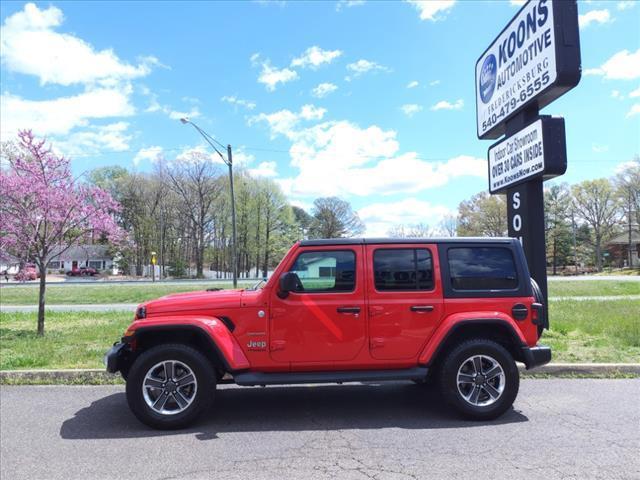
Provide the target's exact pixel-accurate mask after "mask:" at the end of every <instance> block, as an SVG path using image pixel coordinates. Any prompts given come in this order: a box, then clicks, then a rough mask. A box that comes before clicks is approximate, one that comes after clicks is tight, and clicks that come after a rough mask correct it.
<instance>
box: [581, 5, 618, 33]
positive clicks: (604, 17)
mask: <svg viewBox="0 0 640 480" xmlns="http://www.w3.org/2000/svg"><path fill="white" fill-rule="evenodd" d="M610 21H611V14H610V13H609V10H607V9H605V10H591V11H589V12H587V13H585V14H583V15H579V16H578V25H580V28H586V27H588V26H589V25H591V24H592V23H609V22H610Z"/></svg>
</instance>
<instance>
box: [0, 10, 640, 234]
mask: <svg viewBox="0 0 640 480" xmlns="http://www.w3.org/2000/svg"><path fill="white" fill-rule="evenodd" d="M519 3H521V2H517V1H513V2H512V1H500V2H480V1H457V2H454V1H446V0H445V1H440V2H424V3H420V2H380V1H375V2H373V1H368V2H361V1H341V2H335V1H327V2H319V1H318V2H292V1H290V2H260V1H257V2H228V3H225V2H215V3H205V2H175V3H174V2H162V3H153V2H139V3H126V2H55V1H54V2H47V3H44V2H37V3H35V4H26V3H24V2H2V12H1V17H2V35H1V38H2V43H1V47H2V48H1V56H2V63H1V76H2V81H1V84H2V88H1V90H2V105H1V109H0V113H1V118H0V120H1V121H0V125H1V133H2V140H8V139H10V138H12V136H13V135H15V132H16V131H17V130H18V129H20V128H32V129H33V130H34V131H35V132H36V133H38V134H40V135H46V136H47V138H48V139H50V140H51V141H52V142H53V143H54V146H55V147H56V148H57V149H58V150H59V151H61V152H63V153H65V154H67V155H69V156H70V157H71V158H72V161H73V167H74V171H75V172H76V173H77V174H80V173H82V172H84V171H86V170H90V169H92V168H95V167H100V166H105V165H122V166H124V167H127V168H130V169H133V170H137V171H146V170H150V169H152V168H153V163H154V161H155V160H156V159H157V158H158V156H163V157H165V158H167V159H169V160H175V159H177V160H178V161H179V160H180V158H182V157H183V156H184V155H186V154H188V152H189V151H190V150H193V149H195V150H201V151H207V150H206V148H205V145H204V144H203V143H202V142H201V141H200V138H199V137H198V135H197V132H196V131H195V130H193V129H192V128H190V127H189V126H184V125H182V124H181V123H180V122H179V118H180V117H181V116H185V115H187V116H189V117H190V118H191V119H192V120H193V121H194V122H196V123H197V124H198V125H200V126H201V127H202V128H203V129H205V130H206V131H207V132H209V133H210V134H211V135H212V136H214V137H215V138H216V139H218V140H220V141H221V142H222V143H225V144H226V143H231V144H232V145H233V148H234V152H235V161H236V163H237V164H238V166H239V167H240V166H241V167H242V168H245V169H248V170H249V171H250V172H251V173H253V174H254V175H263V176H267V177H270V178H273V179H274V180H276V181H278V182H279V183H280V184H281V185H282V187H283V189H284V191H285V192H286V193H287V195H288V197H289V198H290V200H291V201H292V202H293V203H294V204H297V205H301V206H305V207H309V206H310V205H311V203H312V201H313V199H314V198H316V197H318V196H327V195H337V196H340V197H342V198H345V199H347V200H349V201H350V202H351V203H352V205H353V206H354V208H355V209H356V210H357V211H358V212H359V214H360V216H361V217H362V219H363V220H364V221H365V223H366V225H367V229H368V230H367V234H369V235H381V234H384V233H385V232H386V231H387V230H388V229H389V228H390V227H391V226H392V225H393V224H398V223H405V224H413V223H418V222H423V223H428V224H430V225H434V226H435V225H436V224H437V222H438V221H439V220H440V219H441V218H442V217H443V216H444V215H446V214H447V213H449V212H451V211H454V210H455V208H456V206H457V205H458V203H459V202H460V201H461V200H464V199H466V198H468V197H469V196H471V195H472V194H473V193H476V192H479V191H481V190H486V189H487V178H486V151H487V148H488V147H489V145H490V144H491V143H492V141H481V140H478V139H477V137H476V127H475V104H474V101H475V93H474V67H475V61H476V59H477V58H478V57H479V55H480V54H481V53H482V52H483V51H484V49H485V48H486V47H487V46H488V45H489V44H490V42H491V41H492V40H493V38H494V37H495V36H497V34H498V33H499V32H500V30H501V29H502V28H503V27H504V25H506V23H507V22H508V21H509V20H510V19H511V17H512V16H513V15H514V14H515V13H516V12H517V8H518V4H519ZM637 3H638V2H629V1H591V2H580V3H579V13H580V22H581V28H580V36H581V46H582V66H583V77H582V80H581V82H580V84H579V85H578V86H577V87H576V88H575V89H574V90H573V91H571V92H569V93H568V94H566V95H565V96H564V97H562V98H561V99H559V100H557V101H556V102H555V103H553V104H552V105H550V106H548V107H547V108H545V109H544V110H543V113H545V114H555V115H562V116H564V117H565V121H566V129H567V142H568V143H567V148H568V165H569V166H568V171H567V173H566V175H565V176H563V177H561V180H562V181H567V182H570V183H574V182H578V181H581V180H584V179H590V178H597V177H602V176H610V175H612V174H613V173H614V172H615V171H616V169H617V168H620V165H621V164H624V162H628V161H630V160H631V159H632V158H633V156H634V155H637V154H639V153H640V33H639V32H640V5H639V4H637Z"/></svg>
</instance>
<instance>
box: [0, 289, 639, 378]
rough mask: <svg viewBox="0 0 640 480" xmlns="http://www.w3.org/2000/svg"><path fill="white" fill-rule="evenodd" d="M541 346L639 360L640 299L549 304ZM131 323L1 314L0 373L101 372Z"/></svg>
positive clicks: (575, 357) (118, 315) (573, 358)
mask: <svg viewBox="0 0 640 480" xmlns="http://www.w3.org/2000/svg"><path fill="white" fill-rule="evenodd" d="M550 311H551V327H552V328H551V330H550V331H548V332H545V334H544V336H543V339H542V342H543V343H546V344H548V345H550V346H551V347H552V348H553V361H554V362H622V363H638V362H640V300H628V299H620V300H607V301H593V300H583V301H576V300H561V301H553V302H552V304H551V310H550ZM130 321H131V314H130V313H127V312H102V313H96V312H52V311H49V312H47V318H46V334H45V336H44V337H43V338H39V337H37V336H36V334H35V330H36V314H35V313H34V312H29V313H26V312H25V313H22V312H21V313H0V370H12V369H57V368H102V356H103V355H104V353H105V351H106V350H107V349H108V348H109V346H110V345H111V344H112V343H113V342H114V341H115V340H117V339H118V338H120V336H121V335H122V332H123V331H124V329H125V328H126V326H127V325H128V324H129V322H130Z"/></svg>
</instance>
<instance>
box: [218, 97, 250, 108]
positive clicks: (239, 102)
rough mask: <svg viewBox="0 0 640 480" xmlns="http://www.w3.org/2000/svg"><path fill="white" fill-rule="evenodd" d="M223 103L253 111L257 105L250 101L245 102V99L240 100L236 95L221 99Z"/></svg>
mask: <svg viewBox="0 0 640 480" xmlns="http://www.w3.org/2000/svg"><path fill="white" fill-rule="evenodd" d="M220 101H221V102H226V103H230V104H231V105H236V106H239V107H244V108H246V109H247V110H253V109H254V108H256V103H255V102H251V101H249V100H245V99H243V98H238V97H236V96H235V95H225V96H224V97H222V98H221V99H220Z"/></svg>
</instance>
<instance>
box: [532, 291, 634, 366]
mask: <svg viewBox="0 0 640 480" xmlns="http://www.w3.org/2000/svg"><path fill="white" fill-rule="evenodd" d="M549 311H550V323H551V329H550V330H549V331H545V333H544V335H543V338H542V340H541V342H542V343H545V344H547V345H549V346H551V347H552V348H553V361H555V362H622V363H628V362H631V363H638V362H640V300H629V299H620V300H606V301H596V300H581V301H576V300H557V301H551V305H550V309H549Z"/></svg>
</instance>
